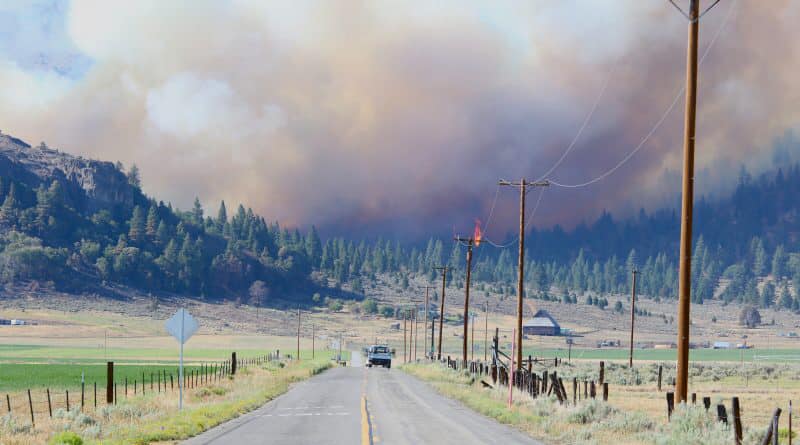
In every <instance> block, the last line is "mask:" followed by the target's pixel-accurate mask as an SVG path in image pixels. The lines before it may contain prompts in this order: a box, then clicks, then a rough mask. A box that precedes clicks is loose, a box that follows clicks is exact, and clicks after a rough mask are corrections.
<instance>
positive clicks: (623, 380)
mask: <svg viewBox="0 0 800 445" xmlns="http://www.w3.org/2000/svg"><path fill="white" fill-rule="evenodd" d="M401 369H402V370H404V371H406V372H408V373H410V374H412V375H415V376H417V377H419V378H421V379H423V380H425V381H428V382H429V383H430V384H431V385H433V387H434V388H436V389H437V390H438V391H439V392H441V393H442V394H443V395H445V396H448V397H451V398H453V399H456V400H459V401H461V402H462V403H464V404H465V405H467V406H468V407H470V408H472V409H474V410H476V411H478V412H480V413H481V414H484V415H486V416H488V417H492V418H495V419H497V420H498V421H500V422H502V423H505V424H509V425H513V426H515V427H517V428H519V429H521V430H523V431H525V432H526V433H528V434H530V435H531V436H533V437H536V438H539V439H542V440H545V441H546V442H547V443H552V444H598V445H600V444H609V445H638V444H652V443H657V444H670V445H671V444H676V445H677V444H698V445H699V444H716V443H720V444H722V443H732V442H733V437H732V434H733V433H732V432H731V430H730V429H729V428H727V427H726V426H724V425H722V424H721V423H719V422H717V421H716V419H715V417H714V414H715V413H716V410H714V409H712V410H711V411H710V412H706V411H705V409H703V408H702V405H701V404H699V405H697V406H691V405H690V406H688V407H679V408H678V409H677V410H676V412H675V413H674V414H673V418H672V421H671V422H668V421H667V419H666V417H667V416H666V401H665V393H664V392H662V393H658V392H657V390H656V385H655V375H656V373H657V371H656V370H657V365H646V366H643V367H641V368H640V369H639V372H638V373H637V374H636V375H635V376H633V378H632V376H631V374H630V371H629V370H627V369H625V368H624V367H622V366H616V365H611V366H608V367H607V368H606V378H607V381H609V382H610V398H609V402H608V403H604V402H602V401H599V400H590V401H579V403H578V406H577V407H576V406H572V405H566V406H562V405H559V404H558V402H557V401H556V400H555V399H554V398H545V397H540V398H537V399H533V398H531V397H528V396H527V395H525V394H520V393H518V392H515V396H514V399H515V400H514V404H513V407H512V408H511V409H509V408H508V405H507V401H508V390H507V388H497V389H487V388H483V387H482V385H481V384H480V382H477V381H475V380H474V379H473V378H472V377H470V376H469V375H467V374H464V373H462V372H458V371H454V370H450V369H446V368H444V367H442V366H440V365H438V364H430V363H427V364H411V365H404V366H402V367H401ZM745 371H746V373H747V374H748V375H749V379H748V383H747V386H745V383H744V380H743V379H741V378H740V377H739V375H738V372H739V370H738V369H737V368H736V367H734V366H732V365H706V366H703V367H702V368H695V369H694V370H693V374H694V376H693V382H692V386H691V390H692V391H696V392H697V393H698V403H700V401H701V400H702V396H704V395H706V396H711V397H712V403H714V404H716V403H720V402H724V403H725V404H726V406H727V408H728V412H729V415H730V409H731V408H730V397H731V396H733V395H736V396H739V398H740V401H741V406H742V423H743V425H744V427H745V440H744V443H745V444H750V443H757V441H758V439H759V438H760V435H761V434H762V432H763V430H764V428H766V425H767V422H768V419H769V417H770V415H771V413H772V411H773V410H774V408H775V407H776V406H783V407H785V405H786V403H785V402H788V398H789V397H790V391H787V389H796V388H797V387H798V383H797V378H796V376H797V373H798V372H800V369H798V368H795V367H790V366H785V365H784V366H778V367H771V368H766V367H761V368H755V367H754V368H752V369H746V370H745ZM558 372H559V375H561V376H563V377H565V379H564V380H565V381H567V379H570V380H571V377H572V376H576V377H577V378H579V380H582V379H583V378H589V379H596V378H597V369H596V363H594V364H581V365H577V366H561V367H559V368H558ZM671 375H672V371H671V370H669V369H668V370H667V372H666V373H665V377H669V376H671ZM637 380H638V381H639V382H640V383H639V384H630V382H632V381H637ZM666 381H667V379H666V378H665V382H666ZM567 387H568V388H567V389H568V392H570V395H571V387H572V385H567ZM667 387H668V386H667V385H664V389H665V390H666V389H667ZM785 420H786V419H785V418H784V419H783V421H784V422H783V424H784V425H785Z"/></svg>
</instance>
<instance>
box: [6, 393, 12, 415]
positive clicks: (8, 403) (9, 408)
mask: <svg viewBox="0 0 800 445" xmlns="http://www.w3.org/2000/svg"><path fill="white" fill-rule="evenodd" d="M6 406H8V413H9V414H11V397H9V395H8V394H6Z"/></svg>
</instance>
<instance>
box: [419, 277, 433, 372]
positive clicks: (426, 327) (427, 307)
mask: <svg viewBox="0 0 800 445" xmlns="http://www.w3.org/2000/svg"><path fill="white" fill-rule="evenodd" d="M430 289H435V288H434V287H433V286H425V325H424V326H425V327H424V328H423V329H422V344H423V346H424V345H425V336H426V333H427V331H428V312H430V310H431V309H430V308H431V307H430V304H429V303H428V291H429V290H430ZM430 356H431V357H433V320H431V350H430Z"/></svg>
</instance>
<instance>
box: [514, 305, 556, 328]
mask: <svg viewBox="0 0 800 445" xmlns="http://www.w3.org/2000/svg"><path fill="white" fill-rule="evenodd" d="M522 327H524V328H525V327H537V328H542V327H547V328H560V326H559V325H558V322H557V321H556V319H555V318H553V316H552V315H550V314H549V313H548V312H547V311H545V310H543V309H542V310H539V311H537V312H536V313H535V314H533V318H531V319H528V320H526V321H525V322H524V323H522Z"/></svg>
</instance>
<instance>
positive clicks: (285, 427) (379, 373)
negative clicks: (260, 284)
mask: <svg viewBox="0 0 800 445" xmlns="http://www.w3.org/2000/svg"><path fill="white" fill-rule="evenodd" d="M361 363H362V359H361V357H360V356H359V355H358V353H357V352H354V353H353V360H352V364H353V365H357V366H351V367H348V368H335V369H332V370H329V371H326V372H324V373H322V374H320V375H319V376H316V377H314V378H312V379H309V380H306V381H304V382H302V383H299V384H297V385H296V386H295V387H293V388H292V389H291V390H290V391H289V392H287V393H286V394H284V395H282V396H280V397H278V398H276V399H275V400H273V401H271V402H270V403H268V404H266V405H264V406H262V407H261V408H259V409H258V410H256V411H253V412H251V413H249V414H247V415H244V416H242V417H239V418H238V419H235V420H232V421H230V422H228V423H225V424H223V425H220V426H218V427H216V428H214V429H212V430H209V431H207V432H206V433H204V434H201V435H200V436H197V437H195V438H192V439H190V440H188V441H186V442H184V443H185V444H186V445H205V444H215V445H218V444H261V443H264V444H266V443H269V444H309V445H311V444H314V445H318V444H337V445H338V444H353V445H357V444H361V445H368V444H376V445H379V444H387V445H395V444H400V445H403V444H414V445H418V444H428V443H435V444H437V445H446V444H454V445H455V444H458V445H472V444H491V443H502V444H512V445H514V444H534V445H537V444H538V445H541V444H540V443H539V442H537V441H534V440H533V439H530V438H528V437H527V436H525V435H523V434H522V433H520V432H518V431H517V430H515V429H513V428H510V427H507V426H504V425H500V424H498V423H497V422H495V421H493V420H490V419H488V418H486V417H483V416H481V415H479V414H476V413H475V412H473V411H471V410H469V409H468V408H466V407H464V406H463V405H461V404H459V403H457V402H454V401H452V400H449V399H447V398H445V397H442V396H440V395H438V394H437V393H436V392H435V391H434V390H432V389H431V388H430V387H429V386H427V385H426V384H425V383H422V382H421V381H419V380H417V379H415V378H413V377H410V376H408V375H407V374H405V373H403V372H401V371H397V370H395V369H391V370H389V369H383V368H371V369H367V368H365V367H361V366H359V365H360V364H361ZM365 401H366V403H365Z"/></svg>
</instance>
